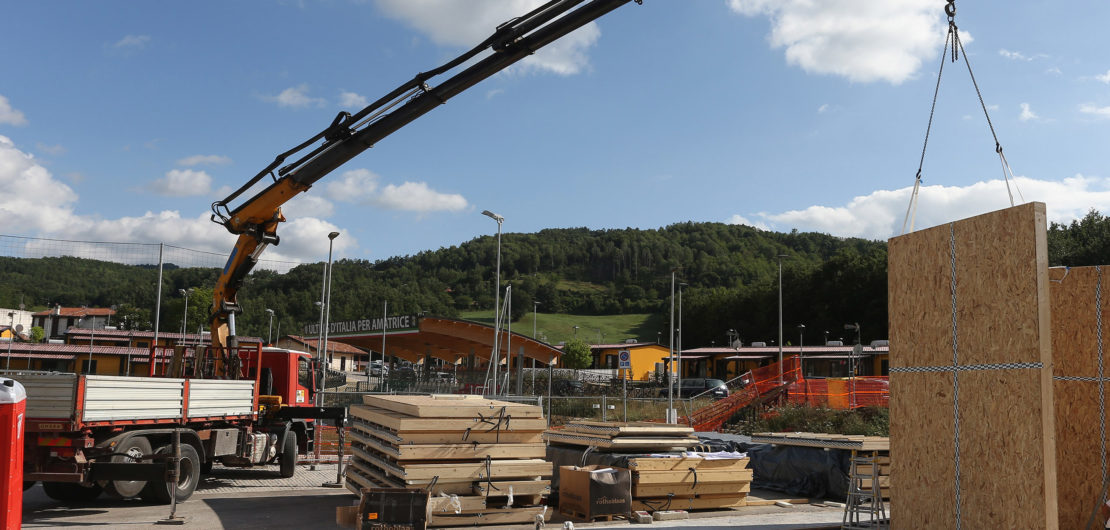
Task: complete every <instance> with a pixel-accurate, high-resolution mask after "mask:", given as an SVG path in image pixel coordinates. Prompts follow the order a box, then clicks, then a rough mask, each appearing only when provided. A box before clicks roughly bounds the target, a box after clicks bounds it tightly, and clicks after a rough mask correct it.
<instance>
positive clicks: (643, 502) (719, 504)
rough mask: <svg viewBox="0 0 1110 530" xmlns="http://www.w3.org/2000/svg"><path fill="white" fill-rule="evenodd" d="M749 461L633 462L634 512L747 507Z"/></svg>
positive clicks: (631, 459)
mask: <svg viewBox="0 0 1110 530" xmlns="http://www.w3.org/2000/svg"><path fill="white" fill-rule="evenodd" d="M748 461H749V460H748V459H747V458H720V459H709V458H701V457H681V458H655V457H649V458H630V459H629V460H628V467H629V468H630V469H631V470H632V509H633V510H647V511H656V510H707V509H721V508H735V507H739V506H744V504H745V501H746V499H747V496H748V492H749V491H751V483H752V470H751V469H748Z"/></svg>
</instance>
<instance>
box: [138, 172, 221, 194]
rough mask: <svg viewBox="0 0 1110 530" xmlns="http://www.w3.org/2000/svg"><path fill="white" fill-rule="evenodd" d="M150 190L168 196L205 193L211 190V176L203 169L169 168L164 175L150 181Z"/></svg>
mask: <svg viewBox="0 0 1110 530" xmlns="http://www.w3.org/2000/svg"><path fill="white" fill-rule="evenodd" d="M150 190H151V191H153V192H154V193H157V194H158V195H165V196H168V197H190V196H194V195H207V194H208V193H210V192H211V191H212V177H210V176H208V173H205V172H203V171H194V170H192V169H171V170H169V171H167V172H166V176H165V177H162V178H160V179H157V180H155V181H154V182H151V183H150Z"/></svg>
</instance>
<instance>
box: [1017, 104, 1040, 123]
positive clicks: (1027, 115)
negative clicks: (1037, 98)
mask: <svg viewBox="0 0 1110 530" xmlns="http://www.w3.org/2000/svg"><path fill="white" fill-rule="evenodd" d="M1037 118H1040V116H1037V113H1036V112H1033V109H1031V108H1029V104H1028V103H1022V104H1021V114H1020V115H1018V119H1019V120H1021V121H1029V120H1035V119H1037Z"/></svg>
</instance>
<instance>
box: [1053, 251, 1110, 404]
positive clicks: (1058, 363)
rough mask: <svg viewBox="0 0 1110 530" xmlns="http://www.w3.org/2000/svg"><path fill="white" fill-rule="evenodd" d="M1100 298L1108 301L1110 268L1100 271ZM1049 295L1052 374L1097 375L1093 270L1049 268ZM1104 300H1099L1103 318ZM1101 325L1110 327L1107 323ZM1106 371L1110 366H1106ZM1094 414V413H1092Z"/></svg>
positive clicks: (1094, 278) (1085, 268) (1094, 275)
mask: <svg viewBox="0 0 1110 530" xmlns="http://www.w3.org/2000/svg"><path fill="white" fill-rule="evenodd" d="M1102 273H1103V275H1104V276H1105V278H1104V280H1103V284H1104V285H1103V288H1104V289H1106V291H1105V292H1104V293H1103V298H1104V299H1108V300H1110V267H1104V268H1103V271H1102ZM1049 278H1050V279H1051V280H1053V281H1051V282H1050V283H1049V292H1050V293H1051V298H1052V360H1053V371H1052V375H1068V376H1086V377H1095V376H1097V375H1098V337H1097V330H1098V322H1097V316H1096V314H1095V288H1096V286H1097V285H1098V274H1097V271H1095V268H1094V267H1072V268H1071V269H1070V270H1066V269H1062V268H1061V269H1052V270H1051V271H1050V272H1049ZM1107 303H1110V302H1108V301H1107V300H1103V311H1104V313H1103V315H1104V316H1105V317H1110V315H1107V314H1106V313H1105V310H1106V305H1107ZM1104 325H1107V326H1110V321H1108V322H1105V323H1104ZM1106 365H1107V366H1106V368H1105V369H1106V370H1107V371H1110V363H1106ZM1095 413H1096V414H1097V413H1098V410H1097V409H1096V410H1095Z"/></svg>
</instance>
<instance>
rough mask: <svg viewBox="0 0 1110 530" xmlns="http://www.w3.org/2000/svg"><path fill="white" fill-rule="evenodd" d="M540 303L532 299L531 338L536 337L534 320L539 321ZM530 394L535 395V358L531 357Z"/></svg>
mask: <svg viewBox="0 0 1110 530" xmlns="http://www.w3.org/2000/svg"><path fill="white" fill-rule="evenodd" d="M539 315H540V303H539V302H537V301H535V300H533V301H532V338H533V339H536V340H539V339H537V338H536V322H538V321H539ZM532 395H533V396H534V395H536V358H535V357H532Z"/></svg>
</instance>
